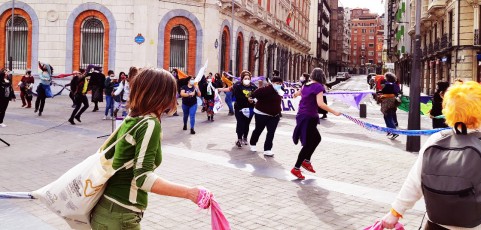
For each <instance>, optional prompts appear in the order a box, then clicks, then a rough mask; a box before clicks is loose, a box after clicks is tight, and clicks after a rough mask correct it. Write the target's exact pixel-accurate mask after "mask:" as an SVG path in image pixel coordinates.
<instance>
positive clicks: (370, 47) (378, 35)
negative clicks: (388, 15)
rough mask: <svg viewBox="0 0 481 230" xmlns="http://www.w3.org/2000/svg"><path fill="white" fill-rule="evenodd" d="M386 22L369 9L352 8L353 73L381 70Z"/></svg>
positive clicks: (351, 63)
mask: <svg viewBox="0 0 481 230" xmlns="http://www.w3.org/2000/svg"><path fill="white" fill-rule="evenodd" d="M383 30H384V23H383V21H382V18H381V17H380V16H379V15H377V14H372V13H370V11H369V9H360V8H357V9H351V57H352V58H351V60H350V61H351V62H350V65H351V69H352V72H353V73H357V74H367V73H375V72H381V71H380V70H381V68H382V50H383V49H382V46H383V40H384V31H383Z"/></svg>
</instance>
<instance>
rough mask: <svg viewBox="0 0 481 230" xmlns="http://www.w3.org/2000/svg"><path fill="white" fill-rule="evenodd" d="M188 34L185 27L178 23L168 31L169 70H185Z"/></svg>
mask: <svg viewBox="0 0 481 230" xmlns="http://www.w3.org/2000/svg"><path fill="white" fill-rule="evenodd" d="M188 41H189V34H188V33H187V29H186V28H185V27H184V26H182V25H178V26H175V27H174V28H172V31H171V32H170V66H169V70H170V71H172V69H180V70H182V71H183V72H184V73H186V72H187V52H188V49H187V47H188Z"/></svg>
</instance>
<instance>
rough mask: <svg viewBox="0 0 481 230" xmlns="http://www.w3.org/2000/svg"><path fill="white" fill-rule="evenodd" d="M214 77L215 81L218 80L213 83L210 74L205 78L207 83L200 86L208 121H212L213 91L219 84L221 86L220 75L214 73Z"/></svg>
mask: <svg viewBox="0 0 481 230" xmlns="http://www.w3.org/2000/svg"><path fill="white" fill-rule="evenodd" d="M215 76H216V77H215V79H219V80H216V81H213V77H212V73H209V76H207V78H206V81H207V83H206V84H202V86H201V87H202V88H201V89H202V97H204V105H205V112H206V114H207V120H208V121H214V104H215V101H214V99H215V89H217V88H220V87H221V85H220V84H222V82H221V80H220V75H219V74H218V73H216V74H215Z"/></svg>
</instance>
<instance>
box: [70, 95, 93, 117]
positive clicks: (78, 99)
mask: <svg viewBox="0 0 481 230" xmlns="http://www.w3.org/2000/svg"><path fill="white" fill-rule="evenodd" d="M82 104H83V105H84V106H83V107H82V109H80V107H81V106H82ZM88 107H89V99H88V98H87V96H85V95H75V109H74V110H73V111H72V115H70V119H73V118H74V117H80V116H82V113H83V112H85V110H87V108H88ZM79 110H80V111H79ZM77 112H78V113H77Z"/></svg>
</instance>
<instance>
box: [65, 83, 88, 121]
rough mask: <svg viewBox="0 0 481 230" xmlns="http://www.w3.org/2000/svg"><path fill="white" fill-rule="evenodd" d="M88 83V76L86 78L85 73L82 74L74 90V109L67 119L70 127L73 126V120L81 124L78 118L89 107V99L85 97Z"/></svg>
mask: <svg viewBox="0 0 481 230" xmlns="http://www.w3.org/2000/svg"><path fill="white" fill-rule="evenodd" d="M89 83H90V76H88V75H87V73H84V74H83V75H81V76H79V79H78V83H77V89H76V90H75V95H74V98H75V109H74V110H73V111H72V114H71V115H70V118H69V119H68V122H70V124H72V125H75V122H74V118H75V120H77V121H78V122H82V121H81V120H80V116H82V113H84V112H85V110H87V109H88V107H89V99H88V98H87V95H86V94H87V92H88V87H89V86H88V85H89ZM82 105H83V107H82ZM80 107H82V108H80Z"/></svg>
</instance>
